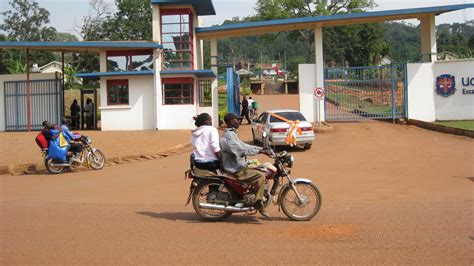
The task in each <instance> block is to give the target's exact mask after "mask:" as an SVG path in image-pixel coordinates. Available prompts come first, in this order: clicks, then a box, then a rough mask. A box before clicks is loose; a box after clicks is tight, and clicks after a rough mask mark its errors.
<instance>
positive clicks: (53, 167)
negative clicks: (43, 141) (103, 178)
mask: <svg viewBox="0 0 474 266" xmlns="http://www.w3.org/2000/svg"><path fill="white" fill-rule="evenodd" d="M73 141H74V142H80V143H82V145H83V146H84V148H83V149H82V151H81V152H80V153H79V154H78V155H77V156H75V157H74V158H71V159H70V160H69V161H58V160H55V159H52V158H48V149H44V150H43V151H42V153H43V157H44V164H45V166H46V169H47V170H48V172H49V173H51V174H59V173H62V172H64V171H65V170H66V169H69V168H71V167H79V166H81V165H84V166H86V167H89V168H92V169H94V170H100V169H102V168H103V167H104V165H105V156H104V154H103V153H102V152H101V151H100V150H99V149H96V148H94V147H92V140H91V139H90V137H87V136H81V138H79V139H77V140H73Z"/></svg>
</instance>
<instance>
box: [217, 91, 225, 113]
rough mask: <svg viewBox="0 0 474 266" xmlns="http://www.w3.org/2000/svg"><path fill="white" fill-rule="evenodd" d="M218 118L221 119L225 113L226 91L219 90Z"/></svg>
mask: <svg viewBox="0 0 474 266" xmlns="http://www.w3.org/2000/svg"><path fill="white" fill-rule="evenodd" d="M218 95H219V111H218V113H219V119H223V118H224V116H225V114H226V113H227V93H225V92H219V94H218Z"/></svg>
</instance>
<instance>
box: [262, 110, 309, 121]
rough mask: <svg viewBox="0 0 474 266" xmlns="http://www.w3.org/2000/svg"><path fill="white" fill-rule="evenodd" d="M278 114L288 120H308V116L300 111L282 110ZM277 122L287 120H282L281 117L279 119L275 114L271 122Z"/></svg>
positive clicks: (271, 117)
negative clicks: (305, 116)
mask: <svg viewBox="0 0 474 266" xmlns="http://www.w3.org/2000/svg"><path fill="white" fill-rule="evenodd" d="M276 114H277V115H279V116H283V117H284V118H286V119H288V120H292V121H295V120H300V121H306V118H304V116H303V115H302V114H301V113H300V112H280V113H276ZM275 122H285V121H282V120H281V119H278V118H276V117H274V116H270V123H275Z"/></svg>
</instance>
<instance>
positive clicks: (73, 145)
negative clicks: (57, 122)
mask: <svg viewBox="0 0 474 266" xmlns="http://www.w3.org/2000/svg"><path fill="white" fill-rule="evenodd" d="M61 129H62V132H63V133H64V136H65V137H66V140H67V142H68V143H69V151H70V152H72V154H73V159H77V157H78V156H79V154H80V153H81V151H82V149H83V148H84V146H83V145H82V143H80V142H72V141H73V140H78V139H80V138H81V136H80V135H74V134H73V133H72V132H71V131H70V130H69V127H68V120H67V119H66V118H63V119H62V120H61Z"/></svg>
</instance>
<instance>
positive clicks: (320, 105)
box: [313, 26, 324, 122]
mask: <svg viewBox="0 0 474 266" xmlns="http://www.w3.org/2000/svg"><path fill="white" fill-rule="evenodd" d="M314 46H315V47H314V48H315V54H316V60H315V62H316V73H315V74H316V84H315V85H316V87H317V88H324V58H323V28H322V27H321V26H318V27H316V28H315V29H314ZM313 99H314V97H313ZM314 101H315V104H314V121H313V122H322V121H324V100H315V99H314Z"/></svg>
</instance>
